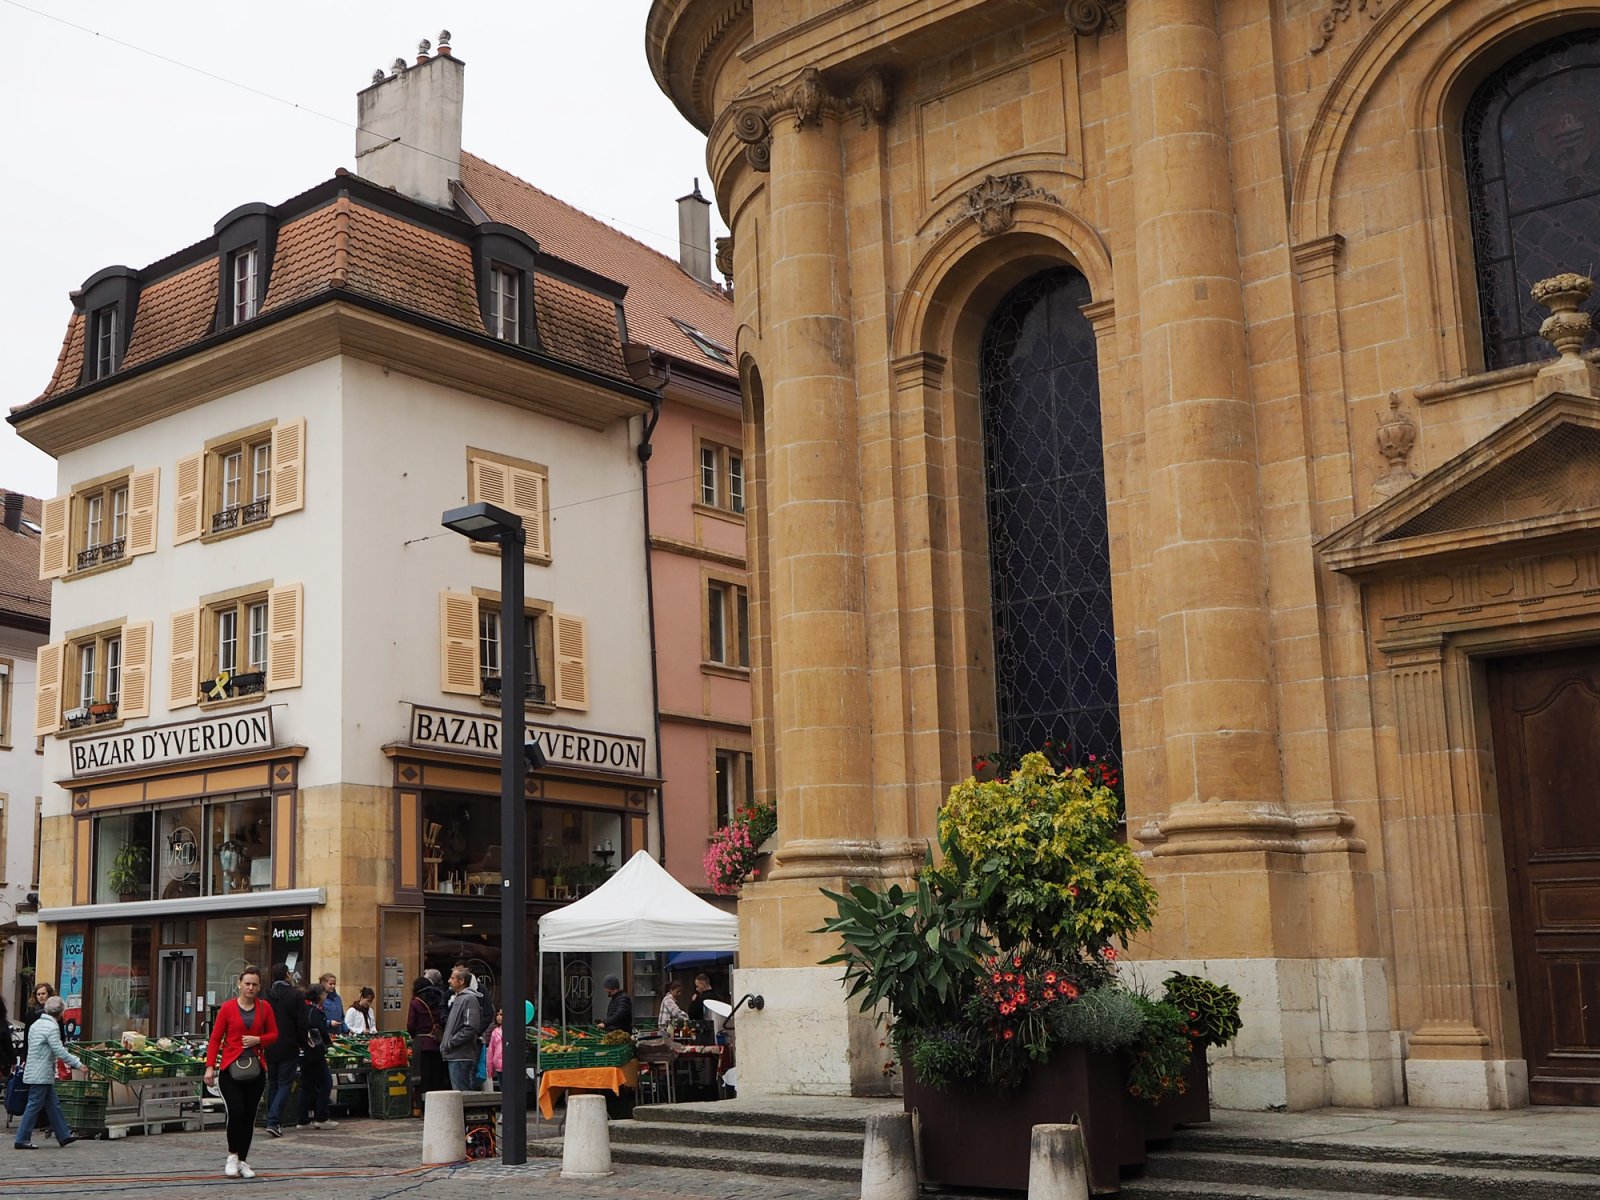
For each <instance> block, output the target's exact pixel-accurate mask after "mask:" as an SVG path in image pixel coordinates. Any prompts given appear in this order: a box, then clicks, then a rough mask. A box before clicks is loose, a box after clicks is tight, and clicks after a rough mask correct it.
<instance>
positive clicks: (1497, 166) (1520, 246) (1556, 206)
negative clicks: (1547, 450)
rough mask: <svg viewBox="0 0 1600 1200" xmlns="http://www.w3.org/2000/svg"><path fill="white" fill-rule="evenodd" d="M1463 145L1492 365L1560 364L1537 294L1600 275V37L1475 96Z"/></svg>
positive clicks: (1553, 50) (1545, 46) (1529, 62)
mask: <svg viewBox="0 0 1600 1200" xmlns="http://www.w3.org/2000/svg"><path fill="white" fill-rule="evenodd" d="M1463 134H1464V141H1465V151H1466V165H1467V187H1468V193H1469V196H1470V199H1471V211H1472V237H1473V248H1474V251H1475V254H1476V258H1477V269H1478V303H1479V307H1480V309H1481V310H1482V316H1483V344H1484V362H1485V365H1486V366H1487V367H1488V368H1489V369H1491V370H1492V369H1494V368H1496V367H1506V366H1511V365H1513V364H1515V363H1524V362H1532V361H1534V360H1535V359H1539V358H1549V357H1552V356H1553V355H1554V354H1555V351H1554V350H1553V349H1552V348H1551V347H1550V346H1549V345H1548V344H1547V343H1546V342H1545V341H1543V340H1542V339H1541V338H1540V337H1539V324H1540V322H1541V321H1543V319H1544V318H1545V316H1546V315H1548V314H1546V312H1545V310H1544V309H1542V308H1540V307H1539V306H1538V305H1537V304H1535V303H1534V302H1533V300H1532V298H1531V297H1530V296H1529V295H1528V288H1529V287H1530V286H1531V285H1532V284H1533V283H1534V282H1536V281H1537V280H1540V279H1547V278H1549V277H1550V276H1552V275H1559V274H1561V273H1563V272H1566V271H1577V272H1580V273H1583V274H1590V273H1592V272H1593V270H1594V268H1595V266H1596V265H1597V264H1600V30H1595V29H1590V30H1585V31H1583V32H1581V33H1576V34H1572V35H1569V36H1567V37H1561V38H1557V39H1555V40H1553V41H1549V42H1544V43H1542V44H1541V45H1538V46H1535V47H1534V48H1533V49H1531V50H1529V51H1527V52H1525V53H1523V54H1521V55H1518V56H1517V57H1516V58H1514V59H1512V60H1511V61H1510V62H1508V63H1507V64H1506V65H1505V66H1504V67H1502V68H1501V69H1500V70H1499V71H1497V72H1496V73H1495V74H1494V75H1492V76H1491V77H1490V78H1489V79H1488V80H1487V81H1486V82H1485V83H1484V84H1483V85H1482V86H1481V87H1480V88H1479V89H1478V90H1477V92H1476V93H1474V95H1473V97H1472V100H1471V102H1470V103H1469V104H1468V105H1467V111H1466V115H1465V119H1464V122H1463ZM1596 344H1597V343H1596V341H1595V339H1594V338H1593V337H1592V336H1591V340H1590V342H1589V347H1591V348H1592V347H1593V346H1594V345H1596Z"/></svg>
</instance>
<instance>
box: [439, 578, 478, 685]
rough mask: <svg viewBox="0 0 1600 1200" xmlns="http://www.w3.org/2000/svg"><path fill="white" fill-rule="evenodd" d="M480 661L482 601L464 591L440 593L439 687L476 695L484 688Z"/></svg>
mask: <svg viewBox="0 0 1600 1200" xmlns="http://www.w3.org/2000/svg"><path fill="white" fill-rule="evenodd" d="M479 671H480V668H479V664H478V602H477V600H476V599H474V598H473V597H472V596H466V595H463V594H461V593H460V592H440V593H439V690H440V691H441V692H450V693H452V694H454V695H458V696H476V695H477V694H478V693H479V692H481V691H482V690H483V680H482V679H480V678H479Z"/></svg>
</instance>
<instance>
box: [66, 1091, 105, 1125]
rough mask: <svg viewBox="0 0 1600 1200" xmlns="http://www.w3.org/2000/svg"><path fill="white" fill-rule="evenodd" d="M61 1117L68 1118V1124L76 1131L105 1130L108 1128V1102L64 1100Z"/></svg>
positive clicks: (102, 1100) (101, 1100)
mask: <svg viewBox="0 0 1600 1200" xmlns="http://www.w3.org/2000/svg"><path fill="white" fill-rule="evenodd" d="M61 1115H62V1116H63V1117H65V1118H66V1121H67V1124H68V1125H70V1126H71V1127H72V1128H73V1130H75V1131H84V1132H87V1131H90V1130H99V1129H104V1128H105V1126H106V1102H105V1100H104V1099H100V1100H63V1101H61Z"/></svg>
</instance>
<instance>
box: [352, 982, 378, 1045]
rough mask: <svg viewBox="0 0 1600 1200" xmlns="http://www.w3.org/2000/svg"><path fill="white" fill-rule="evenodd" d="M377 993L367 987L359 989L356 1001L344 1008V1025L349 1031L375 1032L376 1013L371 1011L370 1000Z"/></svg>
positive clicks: (374, 998)
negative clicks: (359, 993) (359, 992)
mask: <svg viewBox="0 0 1600 1200" xmlns="http://www.w3.org/2000/svg"><path fill="white" fill-rule="evenodd" d="M377 998H378V994H377V993H376V992H374V991H373V990H372V989H371V988H369V987H364V988H362V989H361V995H359V996H357V997H356V1002H355V1003H354V1004H352V1005H351V1006H350V1007H349V1008H348V1009H346V1010H345V1014H344V1027H345V1030H346V1032H349V1033H362V1034H366V1033H377V1032H378V1014H377V1013H375V1012H373V1011H372V1002H373V1001H374V1000H376V999H377Z"/></svg>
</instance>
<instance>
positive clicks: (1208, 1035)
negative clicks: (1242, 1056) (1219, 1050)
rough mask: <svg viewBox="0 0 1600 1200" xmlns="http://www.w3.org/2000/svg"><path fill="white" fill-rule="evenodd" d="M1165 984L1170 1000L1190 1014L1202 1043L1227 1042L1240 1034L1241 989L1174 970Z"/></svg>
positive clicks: (1194, 1032) (1193, 1030)
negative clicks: (1236, 989)
mask: <svg viewBox="0 0 1600 1200" xmlns="http://www.w3.org/2000/svg"><path fill="white" fill-rule="evenodd" d="M1165 987H1166V1001H1167V1003H1168V1004H1170V1005H1172V1006H1173V1007H1174V1008H1177V1009H1179V1010H1181V1011H1182V1012H1184V1013H1186V1014H1188V1018H1189V1031H1190V1035H1191V1036H1192V1038H1193V1040H1194V1041H1195V1042H1197V1043H1199V1044H1200V1045H1201V1046H1226V1045H1227V1044H1228V1043H1229V1042H1231V1041H1233V1039H1234V1038H1235V1037H1236V1036H1237V1035H1238V1033H1239V1029H1240V1027H1241V1026H1242V1025H1243V1024H1244V1022H1243V1021H1241V1020H1240V1018H1239V993H1238V992H1236V991H1234V990H1233V989H1232V988H1231V987H1229V986H1228V985H1227V984H1225V983H1212V982H1211V980H1209V979H1202V978H1201V977H1200V976H1198V975H1184V974H1182V973H1181V972H1179V971H1174V972H1173V973H1172V974H1171V975H1168V976H1167V979H1166V984H1165Z"/></svg>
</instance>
